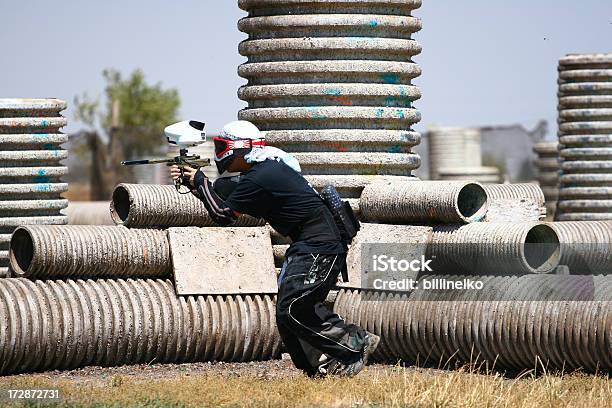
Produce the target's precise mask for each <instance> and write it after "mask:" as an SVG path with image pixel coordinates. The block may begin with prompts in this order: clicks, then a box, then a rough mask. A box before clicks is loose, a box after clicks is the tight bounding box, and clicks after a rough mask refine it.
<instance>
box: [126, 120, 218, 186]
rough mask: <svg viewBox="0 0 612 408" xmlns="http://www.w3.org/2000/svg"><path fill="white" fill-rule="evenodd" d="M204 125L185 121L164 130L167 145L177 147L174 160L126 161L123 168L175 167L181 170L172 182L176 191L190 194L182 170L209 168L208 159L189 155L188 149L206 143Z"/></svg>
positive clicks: (193, 121)
mask: <svg viewBox="0 0 612 408" xmlns="http://www.w3.org/2000/svg"><path fill="white" fill-rule="evenodd" d="M204 126H205V124H204V123H203V122H197V121H195V120H186V121H183V122H179V123H175V124H174V125H170V126H168V127H166V128H165V129H164V134H165V135H166V139H167V140H168V143H170V144H172V145H176V146H178V147H179V149H180V152H179V155H178V156H176V157H174V158H166V159H151V160H148V159H145V160H127V161H122V162H121V164H122V165H124V166H138V165H142V164H166V165H168V166H172V165H177V166H178V167H179V168H180V169H181V177H180V178H179V179H178V180H176V181H175V182H174V186H175V187H176V191H178V192H179V193H181V194H187V193H189V192H190V189H189V180H187V179H186V177H185V176H184V175H183V168H184V167H186V166H189V167H193V168H195V169H197V168H200V167H205V166H210V159H202V158H200V156H198V155H195V154H189V152H188V148H189V147H193V146H197V145H199V144H201V143H204V142H205V141H206V133H205V132H204ZM181 186H185V187H187V191H184V190H181Z"/></svg>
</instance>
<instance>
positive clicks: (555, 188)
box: [533, 142, 559, 220]
mask: <svg viewBox="0 0 612 408" xmlns="http://www.w3.org/2000/svg"><path fill="white" fill-rule="evenodd" d="M533 151H534V152H535V153H536V154H537V156H538V158H537V160H536V161H535V163H534V164H535V167H536V168H537V169H538V183H539V184H540V187H541V188H542V191H543V192H544V197H545V199H546V212H547V216H548V218H549V219H551V220H552V219H553V218H554V214H555V209H556V208H557V199H558V198H559V143H558V142H540V143H536V144H535V145H534V146H533Z"/></svg>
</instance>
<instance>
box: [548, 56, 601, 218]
mask: <svg viewBox="0 0 612 408" xmlns="http://www.w3.org/2000/svg"><path fill="white" fill-rule="evenodd" d="M559 144H560V150H559V157H560V161H561V177H560V189H559V202H558V205H557V215H556V219H557V220H560V221H594V220H612V54H570V55H568V56H566V57H564V58H562V59H561V60H560V61H559Z"/></svg>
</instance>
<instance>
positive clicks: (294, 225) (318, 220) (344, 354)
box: [171, 121, 380, 377]
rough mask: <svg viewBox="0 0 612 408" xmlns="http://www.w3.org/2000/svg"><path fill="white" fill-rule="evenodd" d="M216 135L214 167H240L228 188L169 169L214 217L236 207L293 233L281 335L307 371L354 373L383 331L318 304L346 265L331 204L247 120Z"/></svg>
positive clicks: (280, 302) (233, 213) (233, 212)
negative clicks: (357, 323)
mask: <svg viewBox="0 0 612 408" xmlns="http://www.w3.org/2000/svg"><path fill="white" fill-rule="evenodd" d="M213 141H214V145H215V158H214V159H215V164H216V165H217V169H218V171H219V174H223V173H225V172H230V173H240V174H241V175H240V177H239V179H238V181H237V182H234V185H233V187H232V188H231V189H229V190H230V191H229V192H228V189H227V180H228V178H220V179H217V181H216V182H215V184H214V185H213V183H211V181H210V180H209V179H208V178H207V177H206V176H205V175H204V172H202V171H201V170H197V169H192V168H189V167H187V168H185V169H184V170H183V171H184V173H183V175H181V171H180V169H179V168H178V167H176V166H174V167H172V168H171V175H172V177H173V178H174V179H175V180H176V179H178V178H179V177H181V176H182V177H183V178H184V179H185V181H187V180H189V184H190V186H191V188H192V193H193V194H194V195H195V196H196V197H197V198H198V199H200V200H201V201H202V202H203V203H204V206H205V207H206V209H207V210H208V213H209V214H210V217H211V218H212V219H213V220H214V221H215V223H216V224H218V225H220V226H230V225H232V223H233V222H234V220H236V219H237V218H238V217H239V216H240V214H248V215H251V216H253V217H256V218H263V219H265V220H266V221H267V222H268V223H269V224H270V225H272V227H273V228H274V229H275V230H276V231H278V232H279V233H281V234H283V235H285V236H289V237H291V239H292V241H293V243H292V244H291V246H290V247H289V249H288V250H287V252H286V254H285V259H286V260H285V263H284V265H283V268H282V271H281V274H280V277H279V279H278V284H279V289H278V299H277V304H276V322H277V326H278V330H279V332H280V335H281V338H282V340H283V343H284V344H285V346H286V347H287V350H288V351H289V354H290V355H291V359H292V360H293V363H294V364H295V366H296V367H297V368H299V369H301V370H303V371H304V372H305V373H306V374H307V375H309V376H312V377H318V376H326V375H339V376H354V375H356V374H357V373H358V372H359V371H361V370H362V369H363V367H364V366H365V365H366V363H367V361H368V358H369V357H370V355H371V354H372V352H374V350H375V349H376V347H377V346H378V342H379V340H380V339H379V337H378V336H376V335H374V334H371V333H368V332H366V331H365V330H363V329H362V328H360V327H358V326H355V325H353V324H347V323H346V322H345V321H344V320H343V319H342V318H340V317H339V316H338V315H337V314H334V313H333V312H332V311H330V310H329V309H328V308H327V307H326V306H325V305H324V304H323V302H324V300H325V298H326V297H327V294H328V293H329V291H330V290H331V289H332V287H333V286H334V285H335V284H336V282H337V280H338V276H339V274H340V272H341V271H342V269H343V268H344V266H345V262H346V252H347V244H346V243H345V242H344V241H343V240H342V237H341V234H340V230H339V228H338V226H337V225H336V223H335V221H334V218H333V216H332V214H331V212H330V210H329V209H328V207H327V206H326V205H325V203H324V201H323V199H322V198H321V197H320V196H319V194H318V193H317V192H316V191H315V190H314V188H312V186H311V185H310V184H309V183H308V182H307V181H306V179H304V177H302V175H301V174H300V171H301V169H300V166H299V163H298V162H297V160H296V159H295V158H294V157H292V156H291V155H289V154H287V153H285V152H283V151H282V150H280V149H277V148H274V147H270V146H266V145H265V140H264V136H263V134H262V133H261V132H260V131H259V129H257V127H256V126H255V125H253V124H252V123H250V122H246V121H235V122H231V123H229V124H227V125H226V126H225V127H224V128H223V131H222V132H221V135H220V136H219V137H215V138H214V139H213ZM222 182H223V183H222Z"/></svg>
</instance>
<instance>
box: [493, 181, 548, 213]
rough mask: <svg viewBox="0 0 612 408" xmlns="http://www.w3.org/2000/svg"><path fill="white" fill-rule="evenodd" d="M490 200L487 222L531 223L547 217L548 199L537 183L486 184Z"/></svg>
mask: <svg viewBox="0 0 612 408" xmlns="http://www.w3.org/2000/svg"><path fill="white" fill-rule="evenodd" d="M484 189H485V191H486V192H487V198H488V200H489V211H488V212H487V216H486V218H485V221H486V222H520V221H524V222H529V221H540V220H542V219H544V218H545V217H546V213H547V210H546V206H545V203H546V198H545V197H544V192H543V191H542V189H541V188H540V186H539V185H538V184H536V183H516V184H485V185H484Z"/></svg>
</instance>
